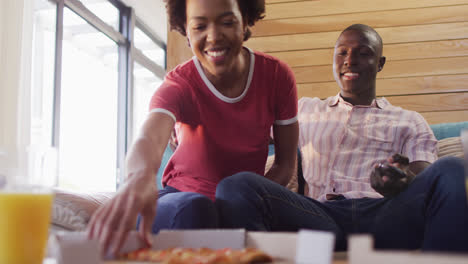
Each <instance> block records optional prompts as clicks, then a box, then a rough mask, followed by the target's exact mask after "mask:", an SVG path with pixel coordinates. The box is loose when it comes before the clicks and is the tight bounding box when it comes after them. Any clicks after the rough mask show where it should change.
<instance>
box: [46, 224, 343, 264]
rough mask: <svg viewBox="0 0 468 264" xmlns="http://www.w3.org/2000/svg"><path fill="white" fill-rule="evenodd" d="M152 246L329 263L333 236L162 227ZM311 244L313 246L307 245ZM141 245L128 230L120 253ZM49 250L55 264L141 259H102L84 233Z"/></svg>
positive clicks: (60, 238) (67, 236)
mask: <svg viewBox="0 0 468 264" xmlns="http://www.w3.org/2000/svg"><path fill="white" fill-rule="evenodd" d="M152 240H153V241H152V245H153V249H155V250H158V249H166V248H171V247H182V248H201V247H207V248H212V249H222V248H231V249H242V248H246V247H250V248H258V249H260V250H262V251H264V252H265V253H267V254H269V255H270V256H272V257H273V258H274V263H275V264H280V263H281V264H286V263H309V264H313V263H317V264H318V263H323V264H325V263H327V264H328V263H331V260H332V255H333V245H334V236H333V234H332V233H329V232H320V231H307V230H304V231H300V232H298V233H292V232H291V233H286V232H247V231H245V230H243V229H232V230H227V229H219V230H180V231H169V230H167V231H166V230H163V231H161V232H160V233H159V234H157V235H154V236H153V237H152ZM310 245H314V246H312V247H311V246H310ZM142 247H144V244H143V242H142V241H141V240H140V238H139V236H138V234H137V233H136V232H131V233H130V235H129V237H128V239H127V240H126V241H125V243H124V245H123V248H122V250H121V251H122V253H126V252H131V251H134V250H137V249H139V248H142ZM49 250H51V251H52V252H50V253H51V255H52V256H53V257H54V258H55V259H56V261H57V264H78V263H80V264H81V263H87V264H101V263H106V264H120V263H128V264H130V263H132V264H133V263H135V264H136V263H141V262H130V261H122V262H120V261H119V260H118V259H116V258H112V257H107V258H105V259H104V260H102V259H101V257H100V253H99V246H98V243H97V241H90V240H87V239H86V235H85V234H84V233H63V234H60V233H59V234H56V235H54V237H52V239H51V243H50V247H49Z"/></svg>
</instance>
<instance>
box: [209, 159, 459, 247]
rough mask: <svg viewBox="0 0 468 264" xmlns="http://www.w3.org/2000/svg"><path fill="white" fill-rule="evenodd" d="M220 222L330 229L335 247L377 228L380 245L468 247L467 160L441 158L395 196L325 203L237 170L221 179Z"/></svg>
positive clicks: (228, 225)
mask: <svg viewBox="0 0 468 264" xmlns="http://www.w3.org/2000/svg"><path fill="white" fill-rule="evenodd" d="M216 204H217V207H218V213H219V217H220V223H221V226H222V227H224V228H246V229H248V230H262V231H297V230H299V229H315V230H327V231H331V232H334V233H335V235H336V245H335V249H336V250H345V249H346V248H347V237H348V235H350V234H355V233H369V234H372V235H373V237H374V241H375V246H376V247H377V248H393V249H416V248H422V249H423V250H435V251H459V252H468V200H467V195H466V190H465V176H464V168H463V161H462V160H461V159H458V158H452V157H451V158H442V159H439V160H438V161H436V162H435V163H434V164H432V165H431V166H430V167H428V168H426V170H424V171H423V172H421V173H420V174H419V175H418V176H417V177H416V178H415V180H414V181H413V182H412V183H411V184H410V186H409V187H408V188H407V189H406V190H405V191H403V192H401V193H400V194H398V195H397V196H395V197H393V198H381V199H371V198H361V199H344V198H343V199H339V200H334V201H327V202H324V203H321V202H318V201H316V200H314V199H311V198H308V197H305V196H303V195H300V194H297V193H294V192H291V191H290V190H288V189H286V188H284V187H283V186H280V185H278V184H276V183H274V182H272V181H270V180H268V179H266V178H265V177H263V176H259V175H256V174H254V173H250V172H243V173H238V174H236V175H234V176H231V177H228V178H226V179H224V180H223V181H221V183H219V184H218V188H217V190H216Z"/></svg>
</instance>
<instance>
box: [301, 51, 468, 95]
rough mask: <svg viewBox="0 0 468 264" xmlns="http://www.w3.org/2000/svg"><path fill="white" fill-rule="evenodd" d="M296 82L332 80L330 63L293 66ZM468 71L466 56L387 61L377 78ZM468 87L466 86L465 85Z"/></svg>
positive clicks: (467, 58)
mask: <svg viewBox="0 0 468 264" xmlns="http://www.w3.org/2000/svg"><path fill="white" fill-rule="evenodd" d="M293 72H294V74H295V76H296V82H297V83H308V82H326V81H333V80H334V78H333V70H332V65H323V66H322V65H320V66H307V67H294V68H293ZM464 73H468V56H464V57H455V58H435V59H420V60H419V59H418V60H400V61H388V62H387V63H385V66H384V68H383V70H382V71H381V72H379V73H378V74H377V78H378V79H381V78H397V77H411V76H431V75H443V74H464ZM467 89H468V87H467Z"/></svg>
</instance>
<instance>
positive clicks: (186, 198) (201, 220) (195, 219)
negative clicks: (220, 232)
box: [155, 192, 218, 229]
mask: <svg viewBox="0 0 468 264" xmlns="http://www.w3.org/2000/svg"><path fill="white" fill-rule="evenodd" d="M164 198H166V199H164ZM164 198H163V199H160V200H159V201H158V208H157V211H156V213H157V214H156V221H155V224H156V225H159V224H161V225H163V226H166V227H168V228H170V229H189V228H191V229H192V228H193V229H195V228H216V227H217V226H218V212H217V209H216V206H215V205H214V203H213V201H212V200H210V199H209V198H208V197H206V196H204V195H201V194H198V193H188V192H180V193H177V194H173V195H167V196H165V197H164ZM158 218H159V219H158ZM158 220H159V221H161V223H158ZM164 222H166V223H164Z"/></svg>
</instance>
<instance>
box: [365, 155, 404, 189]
mask: <svg viewBox="0 0 468 264" xmlns="http://www.w3.org/2000/svg"><path fill="white" fill-rule="evenodd" d="M394 156H395V155H394ZM392 158H394V157H392ZM404 158H405V157H404ZM394 161H395V160H394ZM402 163H403V164H404V161H403V162H402ZM384 177H385V178H384ZM411 180H412V179H410V177H408V175H407V174H406V173H405V172H404V171H402V170H401V169H399V168H397V167H395V166H391V165H388V164H383V163H380V164H379V165H378V166H377V167H375V168H374V170H373V171H372V173H371V176H370V183H371V186H372V188H373V189H374V190H375V191H377V192H378V193H380V194H382V195H383V196H384V197H391V196H395V195H397V194H399V193H400V192H402V191H403V190H405V189H406V188H407V187H408V185H409V183H410V182H411Z"/></svg>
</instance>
